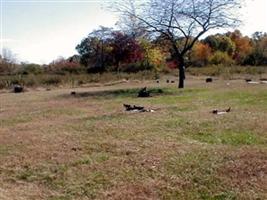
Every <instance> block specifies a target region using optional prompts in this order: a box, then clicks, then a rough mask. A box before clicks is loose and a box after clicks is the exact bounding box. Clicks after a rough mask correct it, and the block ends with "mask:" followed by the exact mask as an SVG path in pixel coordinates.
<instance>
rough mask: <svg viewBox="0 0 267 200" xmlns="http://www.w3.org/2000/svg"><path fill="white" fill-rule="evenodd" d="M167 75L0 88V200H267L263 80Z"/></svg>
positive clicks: (265, 87)
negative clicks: (147, 92) (171, 80)
mask: <svg viewBox="0 0 267 200" xmlns="http://www.w3.org/2000/svg"><path fill="white" fill-rule="evenodd" d="M162 82H164V83H159V84H157V83H155V82H153V81H147V82H133V81H132V82H128V83H122V84H120V85H114V86H106V87H87V88H76V89H54V90H51V91H45V90H41V91H36V90H30V91H28V92H25V93H23V94H13V93H0V101H1V110H0V124H1V128H0V199H1V200H7V199H12V200H13V199H14V200H31V199H32V200H36V199H37V200H38V199H49V200H63V199H66V200H72V199H74V200H76V199H78V200H79V199H122V200H124V199H125V200H128V199H139V200H142V199H219V200H222V199H267V85H266V84H259V85H249V84H247V83H246V82H245V81H243V80H235V81H223V80H217V81H215V82H214V83H210V84H206V83H205V81H204V80H201V79H192V78H190V79H189V80H187V82H186V84H187V85H186V89H183V90H178V89H177V88H176V84H166V83H165V81H162ZM142 86H148V88H149V89H153V90H152V96H153V97H151V98H137V97H136V95H137V91H138V89H136V88H141V87H142ZM72 90H75V91H76V92H77V93H76V95H75V96H72V95H70V92H71V91H72ZM123 103H127V104H135V105H140V106H145V107H146V108H149V109H154V110H155V112H153V113H149V112H144V113H130V112H125V111H124V108H123ZM228 107H231V108H232V111H231V112H230V113H227V114H225V115H214V114H212V113H211V111H212V110H213V109H216V108H217V109H226V108H228Z"/></svg>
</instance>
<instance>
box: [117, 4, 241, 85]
mask: <svg viewBox="0 0 267 200" xmlns="http://www.w3.org/2000/svg"><path fill="white" fill-rule="evenodd" d="M239 1H240V0H142V1H140V0H136V1H134V0H124V1H122V0H119V1H117V4H116V9H117V11H119V12H120V14H121V15H122V16H124V17H125V16H128V17H129V18H130V19H133V18H134V19H136V20H138V22H139V23H136V24H139V25H140V28H145V29H146V30H147V31H149V32H150V33H151V34H154V35H164V36H165V38H166V39H167V40H168V41H169V42H170V43H171V46H172V52H173V56H174V58H175V60H176V62H177V67H178V68H179V85H178V87H179V88H184V80H185V67H186V66H185V65H186V63H185V56H186V54H187V53H188V52H189V51H190V50H191V49H192V47H193V46H194V44H195V43H196V42H197V40H198V39H199V38H200V37H201V36H202V35H203V34H205V33H206V32H208V31H209V30H211V29H218V28H232V27H235V26H236V25H237V24H238V22H239V20H238V18H237V14H236V13H237V11H236V9H238V8H240V2H239ZM133 5H135V9H133ZM133 11H134V12H133Z"/></svg>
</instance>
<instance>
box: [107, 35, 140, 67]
mask: <svg viewBox="0 0 267 200" xmlns="http://www.w3.org/2000/svg"><path fill="white" fill-rule="evenodd" d="M109 43H110V45H111V48H112V51H111V54H112V57H113V58H114V61H115V65H116V69H117V70H119V69H120V64H121V63H122V62H124V63H133V62H137V61H140V60H142V58H143V55H142V49H141V47H140V45H139V44H138V42H137V41H136V40H135V38H133V37H132V36H130V35H127V34H123V33H122V32H119V31H115V32H113V33H112V38H111V39H110V41H109Z"/></svg>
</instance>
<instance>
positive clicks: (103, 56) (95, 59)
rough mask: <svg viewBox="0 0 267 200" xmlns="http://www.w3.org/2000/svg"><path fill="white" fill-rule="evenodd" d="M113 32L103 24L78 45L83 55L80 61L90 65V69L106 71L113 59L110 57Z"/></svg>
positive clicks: (77, 47)
mask: <svg viewBox="0 0 267 200" xmlns="http://www.w3.org/2000/svg"><path fill="white" fill-rule="evenodd" d="M111 33H112V30H111V29H110V28H106V27H102V26H101V27H100V28H99V29H97V30H94V31H93V32H91V33H90V34H89V35H88V36H87V37H86V38H84V39H83V40H82V41H81V42H80V44H78V45H77V46H76V50H77V51H78V53H79V54H80V55H81V59H80V63H81V64H82V65H85V66H86V67H88V70H89V71H96V72H99V71H104V70H105V67H106V65H107V64H108V63H109V61H110V60H111V59H110V58H109V54H110V51H111V49H110V45H109V40H110V38H111V37H112V36H111Z"/></svg>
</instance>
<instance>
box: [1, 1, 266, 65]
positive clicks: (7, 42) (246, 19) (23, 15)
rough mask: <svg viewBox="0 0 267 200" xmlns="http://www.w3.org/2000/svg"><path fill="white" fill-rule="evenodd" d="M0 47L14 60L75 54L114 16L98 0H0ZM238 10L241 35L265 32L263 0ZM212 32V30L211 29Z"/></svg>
mask: <svg viewBox="0 0 267 200" xmlns="http://www.w3.org/2000/svg"><path fill="white" fill-rule="evenodd" d="M0 1H1V5H2V9H1V16H2V20H1V30H2V31H1V39H0V42H1V48H2V47H7V48H9V49H11V50H12V52H13V53H15V54H16V56H17V58H18V60H20V61H29V62H35V63H40V64H43V63H49V62H51V61H52V60H53V59H56V58H57V57H59V56H64V57H69V56H71V55H73V54H77V52H76V50H75V46H76V45H77V44H78V43H79V42H80V41H81V40H82V39H83V38H84V37H86V36H87V35H88V33H89V32H91V31H92V30H93V29H96V28H97V27H98V26H99V25H103V26H108V27H112V26H114V25H115V23H116V22H117V18H116V17H115V16H114V15H113V14H112V13H108V12H107V11H105V10H103V9H101V7H102V6H103V1H101V0H76V1H74V0H72V1H64V0H39V1H38V0H30V1H28V0H27V1H25V0H0ZM244 2H246V6H245V7H244V8H242V10H241V12H240V18H241V19H242V20H243V25H242V26H240V27H238V29H239V30H241V32H242V33H243V34H244V35H248V36H250V35H251V34H252V33H254V32H255V31H262V32H267V0H244ZM212 33H214V32H212Z"/></svg>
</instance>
